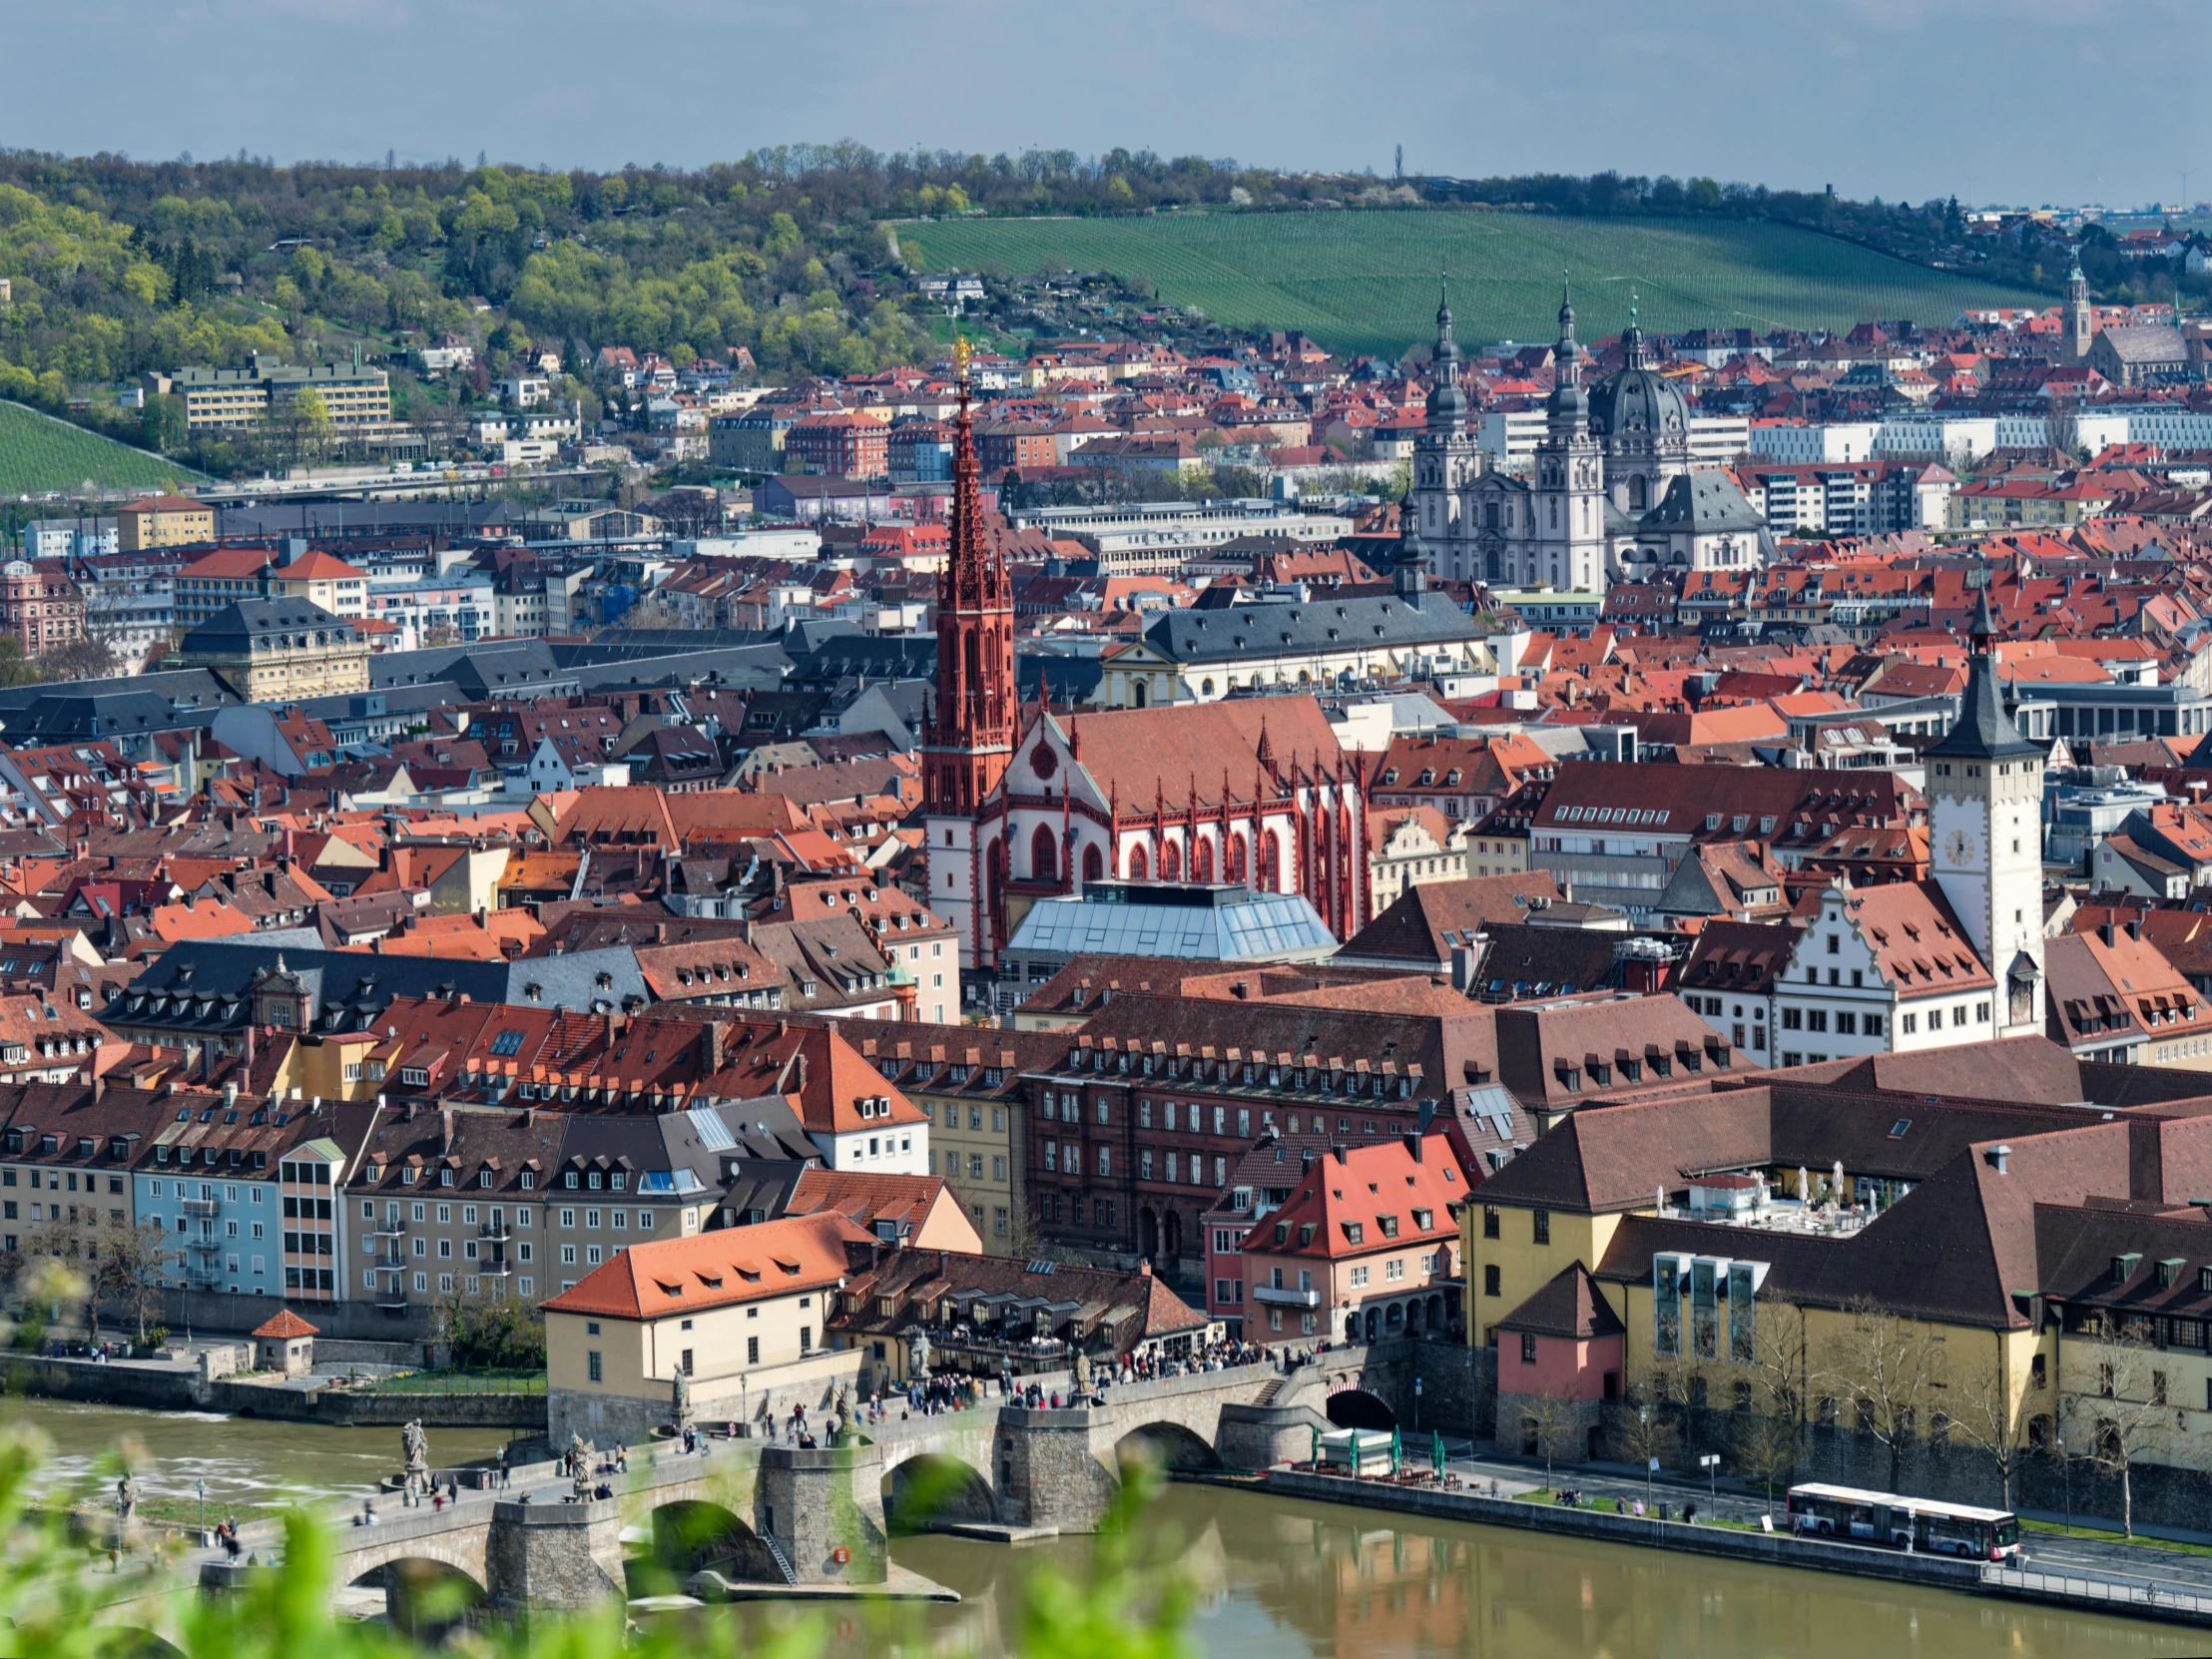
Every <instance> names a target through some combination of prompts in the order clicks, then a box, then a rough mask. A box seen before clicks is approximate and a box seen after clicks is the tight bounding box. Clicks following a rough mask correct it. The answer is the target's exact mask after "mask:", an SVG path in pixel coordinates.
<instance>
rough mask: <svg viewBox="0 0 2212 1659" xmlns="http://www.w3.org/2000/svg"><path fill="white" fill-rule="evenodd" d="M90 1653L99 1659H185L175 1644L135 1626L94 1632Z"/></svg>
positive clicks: (118, 1626)
mask: <svg viewBox="0 0 2212 1659" xmlns="http://www.w3.org/2000/svg"><path fill="white" fill-rule="evenodd" d="M92 1651H93V1652H94V1653H96V1654H98V1655H99V1659H185V1650H184V1649H183V1648H181V1647H179V1646H178V1645H177V1644H176V1643H175V1642H172V1641H170V1640H169V1639H168V1638H167V1637H165V1636H160V1635H157V1634H156V1633H155V1632H153V1631H151V1630H147V1629H145V1628H143V1627H141V1626H139V1625H135V1624H119V1625H111V1626H109V1627H108V1628H107V1629H105V1630H100V1631H97V1632H95V1633H94V1635H93V1642H92Z"/></svg>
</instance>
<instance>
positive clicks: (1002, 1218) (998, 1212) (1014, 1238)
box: [901, 1081, 1027, 1256]
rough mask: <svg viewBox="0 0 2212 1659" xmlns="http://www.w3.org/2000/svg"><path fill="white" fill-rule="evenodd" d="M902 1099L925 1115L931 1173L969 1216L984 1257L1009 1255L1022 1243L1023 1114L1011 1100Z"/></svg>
mask: <svg viewBox="0 0 2212 1659" xmlns="http://www.w3.org/2000/svg"><path fill="white" fill-rule="evenodd" d="M901 1087H902V1088H903V1089H904V1090H905V1093H906V1096H907V1098H908V1099H909V1100H911V1101H913V1103H914V1104H915V1105H916V1106H919V1107H920V1108H921V1109H922V1110H923V1111H925V1112H927V1113H928V1114H929V1118H930V1122H931V1124H932V1126H933V1127H932V1128H931V1130H930V1133H929V1148H930V1151H929V1164H930V1169H929V1173H930V1174H932V1175H941V1176H943V1177H944V1180H945V1185H946V1186H948V1187H950V1188H951V1189H952V1192H953V1196H954V1197H956V1198H957V1199H959V1201H960V1207H961V1208H962V1209H963V1210H965V1211H966V1212H967V1216H968V1220H969V1221H970V1222H971V1223H972V1224H973V1225H974V1227H975V1231H976V1234H977V1236H978V1237H979V1238H980V1239H981V1240H982V1243H981V1245H980V1246H979V1247H978V1248H980V1249H981V1250H982V1252H983V1254H985V1255H986V1256H1011V1255H1013V1254H1014V1252H1015V1248H1016V1247H1017V1246H1018V1245H1020V1244H1021V1243H1022V1232H1023V1230H1022V1228H1021V1227H1020V1225H1019V1218H1020V1216H1021V1215H1022V1214H1023V1206H1024V1204H1025V1203H1026V1202H1027V1198H1026V1187H1025V1184H1024V1182H1023V1180H1022V1163H1023V1157H1024V1152H1023V1144H1022V1113H1021V1111H1020V1109H1019V1108H1018V1107H1017V1106H1016V1105H1015V1104H1014V1099H1015V1098H1017V1097H1012V1096H999V1097H997V1098H993V1099H988V1100H984V1099H976V1098H974V1097H972V1096H965V1095H961V1094H958V1093H946V1094H937V1093H932V1092H931V1091H929V1090H928V1089H927V1088H926V1087H925V1086H924V1087H922V1088H921V1089H920V1090H919V1092H916V1086H915V1085H914V1084H912V1083H911V1082H910V1081H909V1082H907V1083H905V1084H902V1085H901Z"/></svg>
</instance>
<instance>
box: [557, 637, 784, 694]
mask: <svg viewBox="0 0 2212 1659" xmlns="http://www.w3.org/2000/svg"><path fill="white" fill-rule="evenodd" d="M790 666H791V659H790V658H789V657H787V656H786V655H785V654H784V650H783V647H781V646H777V645H741V646H731V647H728V648H727V649H724V650H720V651H683V652H672V653H670V654H669V655H667V656H661V657H630V658H626V659H624V660H622V661H619V662H611V663H596V664H590V665H586V666H580V667H577V668H573V669H570V670H569V671H568V672H569V676H570V678H571V679H572V680H574V682H575V683H576V684H577V685H578V686H580V687H581V688H582V689H583V690H585V691H608V690H615V689H627V688H629V687H631V686H684V685H690V684H692V683H693V682H695V681H711V682H714V683H716V684H719V685H727V686H764V687H765V686H775V685H780V684H781V683H782V682H783V679H784V676H785V673H786V672H787V670H788V669H789V668H790Z"/></svg>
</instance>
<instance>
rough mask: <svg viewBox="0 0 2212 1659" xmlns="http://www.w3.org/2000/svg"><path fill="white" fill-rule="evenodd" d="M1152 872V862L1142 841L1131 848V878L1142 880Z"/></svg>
mask: <svg viewBox="0 0 2212 1659" xmlns="http://www.w3.org/2000/svg"><path fill="white" fill-rule="evenodd" d="M1151 873H1152V862H1151V860H1150V859H1148V858H1147V857H1146V856H1145V855H1144V846H1143V845H1142V843H1140V844H1138V845H1136V846H1132V847H1131V848H1130V849H1129V879H1130V880H1132V881H1142V880H1144V879H1145V878H1146V877H1147V876H1149V875H1150V874H1151Z"/></svg>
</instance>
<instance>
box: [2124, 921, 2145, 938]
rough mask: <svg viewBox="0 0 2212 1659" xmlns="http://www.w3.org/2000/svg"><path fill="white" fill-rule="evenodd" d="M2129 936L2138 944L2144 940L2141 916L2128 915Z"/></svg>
mask: <svg viewBox="0 0 2212 1659" xmlns="http://www.w3.org/2000/svg"><path fill="white" fill-rule="evenodd" d="M2127 936H2128V937H2129V938H2131V939H2133V940H2134V941H2135V942H2136V943H2137V944H2141V943H2142V942H2143V918H2142V917H2141V916H2130V917H2128V920H2127Z"/></svg>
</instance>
